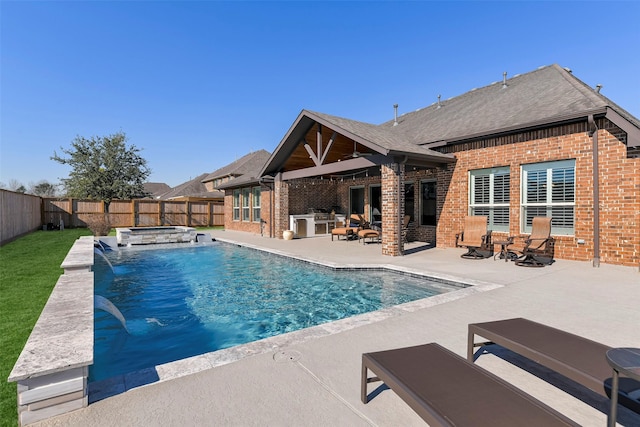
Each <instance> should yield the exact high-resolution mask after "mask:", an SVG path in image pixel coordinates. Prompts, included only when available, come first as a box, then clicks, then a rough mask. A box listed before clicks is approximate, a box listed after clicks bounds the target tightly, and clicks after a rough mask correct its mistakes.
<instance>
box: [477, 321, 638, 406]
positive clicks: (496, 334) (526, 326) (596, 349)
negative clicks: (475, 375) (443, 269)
mask: <svg viewBox="0 0 640 427" xmlns="http://www.w3.org/2000/svg"><path fill="white" fill-rule="evenodd" d="M476 335H478V336H480V337H483V338H485V339H487V340H489V341H487V342H481V343H476V342H475V336H476ZM489 344H498V345H500V346H502V347H504V348H506V349H508V350H511V351H513V352H514V353H517V354H520V355H522V356H524V357H526V358H528V359H531V360H533V361H534V362H536V363H538V364H540V365H542V366H545V367H547V368H549V369H551V370H552V371H556V372H558V373H560V374H562V375H564V376H565V377H567V378H569V379H571V380H573V381H575V382H577V383H578V384H581V385H583V386H585V387H587V388H588V389H590V390H593V391H595V392H596V393H598V394H600V395H602V396H604V397H609V396H610V395H611V382H610V380H611V377H612V369H611V366H609V364H608V363H607V359H606V353H607V350H609V349H610V348H611V347H608V346H606V345H604V344H600V343H598V342H595V341H591V340H589V339H586V338H583V337H581V336H578V335H574V334H571V333H569V332H565V331H562V330H560V329H555V328H552V327H550V326H546V325H543V324H540V323H536V322H533V321H531V320H527V319H522V318H517V319H506V320H498V321H494V322H485V323H472V324H470V325H469V337H468V346H467V359H468V360H469V362H473V361H474V349H475V348H476V347H482V346H485V345H489ZM619 386H620V388H619V390H620V393H619V394H618V397H619V400H618V401H619V402H620V404H622V405H624V406H626V407H627V408H629V409H631V410H633V411H634V412H637V413H640V401H638V400H637V399H634V398H632V397H630V396H629V393H631V392H633V391H636V390H640V382H638V381H635V380H633V379H631V378H621V379H620V385H619Z"/></svg>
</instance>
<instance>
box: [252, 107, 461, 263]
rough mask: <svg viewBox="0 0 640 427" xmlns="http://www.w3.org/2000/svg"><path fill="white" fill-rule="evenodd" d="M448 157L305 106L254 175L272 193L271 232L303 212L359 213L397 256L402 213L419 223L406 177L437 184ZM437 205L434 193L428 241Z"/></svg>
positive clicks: (401, 247)
mask: <svg viewBox="0 0 640 427" xmlns="http://www.w3.org/2000/svg"><path fill="white" fill-rule="evenodd" d="M391 128H393V126H392V127H391ZM454 162H455V158H454V157H453V155H450V154H442V153H438V152H436V151H433V150H430V149H428V148H423V147H421V146H418V145H415V144H411V143H408V142H407V139H406V137H404V136H403V135H402V134H400V133H398V132H391V131H390V129H389V128H385V127H380V126H374V125H369V124H366V123H362V122H357V121H352V120H347V119H344V118H340V117H335V116H330V115H327V114H321V113H315V112H310V111H306V110H303V111H302V112H301V113H300V115H299V116H298V118H297V119H296V120H295V122H294V123H293V125H292V127H291V128H290V129H289V131H288V132H287V134H286V135H285V137H284V138H283V140H282V142H281V143H280V145H279V146H278V147H277V148H276V150H275V151H274V152H273V154H272V155H271V157H270V158H269V160H268V161H267V163H266V165H265V167H264V168H263V170H262V171H261V173H260V176H263V182H268V183H271V184H272V185H273V191H274V209H273V210H272V212H273V218H272V219H271V221H267V222H269V223H270V224H272V230H270V231H271V233H270V234H271V235H274V236H276V237H280V236H282V232H283V231H284V230H288V229H290V227H291V220H290V216H291V215H296V214H303V213H307V212H308V211H309V210H317V209H318V208H320V209H321V210H323V211H326V212H327V213H329V211H333V212H334V213H337V214H341V215H340V219H341V220H342V218H349V215H350V214H360V215H362V216H363V217H364V218H365V219H366V220H367V221H370V222H373V221H376V222H379V224H380V227H381V231H382V239H381V240H382V251H381V252H382V254H383V255H391V256H399V255H402V254H403V252H404V240H403V238H402V227H403V219H404V217H405V215H409V216H410V217H411V219H412V220H413V221H414V223H415V224H421V223H422V221H417V219H418V218H414V216H415V209H414V208H415V207H416V206H414V203H415V201H414V200H412V201H411V203H408V201H407V199H406V197H405V195H406V192H407V190H406V188H405V181H406V177H407V174H408V173H411V174H413V175H414V176H418V177H422V178H429V179H431V180H432V182H433V184H432V186H435V185H437V182H438V174H439V171H442V170H443V169H446V168H447V165H449V164H453V163H454ZM412 191H413V190H412ZM434 197H435V196H434ZM438 203H439V202H438V200H437V199H435V198H434V201H433V206H432V209H431V212H430V214H429V215H431V216H432V217H433V226H432V230H431V234H432V238H431V239H430V240H432V241H433V243H435V225H436V221H437V216H438V215H439V210H438V207H437V206H438ZM409 204H410V206H409ZM441 204H442V203H441V202H440V206H441ZM340 225H341V224H340ZM338 226H339V225H338Z"/></svg>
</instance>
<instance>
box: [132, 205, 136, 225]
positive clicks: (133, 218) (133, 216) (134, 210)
mask: <svg viewBox="0 0 640 427" xmlns="http://www.w3.org/2000/svg"><path fill="white" fill-rule="evenodd" d="M131 226H132V227H135V226H136V201H135V200H134V199H131Z"/></svg>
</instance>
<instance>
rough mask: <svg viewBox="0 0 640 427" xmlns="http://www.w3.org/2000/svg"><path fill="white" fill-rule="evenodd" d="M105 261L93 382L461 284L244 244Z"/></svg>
mask: <svg viewBox="0 0 640 427" xmlns="http://www.w3.org/2000/svg"><path fill="white" fill-rule="evenodd" d="M107 258H108V259H109V260H110V262H111V264H112V265H113V270H111V268H110V266H109V265H108V264H107V263H106V262H100V261H99V259H98V258H96V264H95V266H94V270H95V293H96V295H100V296H102V297H105V298H107V299H108V301H110V302H111V303H113V304H114V305H115V307H117V309H118V310H119V311H120V312H121V313H122V315H123V316H124V318H125V319H126V327H127V330H125V329H124V328H123V327H122V325H121V324H120V322H119V320H118V319H117V318H116V317H115V316H113V315H112V314H110V313H109V312H106V311H102V310H96V311H95V338H94V340H95V347H94V364H93V366H92V367H91V369H90V381H100V380H103V379H107V378H111V377H114V376H117V375H120V374H126V373H129V372H133V371H136V370H140V369H144V368H148V367H153V366H156V365H160V364H163V363H168V362H171V361H175V360H179V359H184V358H187V357H190V356H194V355H198V354H203V353H207V352H212V351H216V350H220V349H224V348H229V347H232V346H236V345H240V344H245V343H248V342H252V341H256V340H260V339H262V338H267V337H272V336H275V335H279V334H283V333H287V332H292V331H296V330H300V329H303V328H307V327H310V326H314V325H318V324H322V323H326V322H331V321H335V320H339V319H343V318H346V317H351V316H354V315H358V314H362V313H367V312H371V311H375V310H379V309H382V308H385V307H390V306H394V305H398V304H402V303H405V302H409V301H414V300H417V299H422V298H427V297H430V296H433V295H437V294H441V293H444V292H448V291H451V290H457V289H460V286H459V285H458V286H455V285H452V284H445V283H442V282H437V281H427V280H425V279H424V278H422V277H414V276H410V275H404V274H398V273H394V272H389V271H381V270H378V271H372V270H368V271H360V270H358V271H341V270H340V271H338V270H334V269H332V268H328V267H323V266H318V265H314V264H310V263H306V262H302V261H298V260H293V259H289V258H285V257H281V256H277V255H274V254H269V253H265V252H261V251H257V250H253V249H248V248H243V247H238V246H235V245H230V244H224V243H217V244H213V245H208V246H188V247H184V248H180V249H156V248H153V249H149V250H128V249H123V250H121V251H118V252H108V253H107Z"/></svg>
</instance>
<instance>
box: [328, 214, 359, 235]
mask: <svg viewBox="0 0 640 427" xmlns="http://www.w3.org/2000/svg"><path fill="white" fill-rule="evenodd" d="M360 218H362V217H361V216H360V215H358V214H351V215H350V216H349V218H347V219H346V220H345V222H346V224H345V226H344V227H335V228H334V229H332V230H331V240H332V241H333V236H337V238H338V240H340V236H344V237H345V239H346V240H350V239H353V238H355V237H356V236H357V233H358V230H359V229H360V225H361V222H360Z"/></svg>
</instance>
